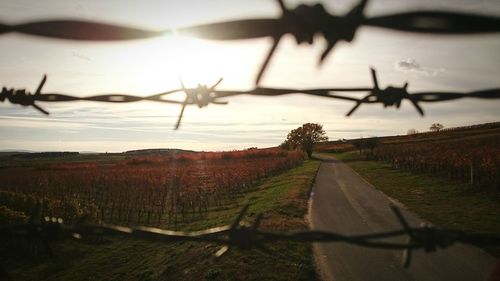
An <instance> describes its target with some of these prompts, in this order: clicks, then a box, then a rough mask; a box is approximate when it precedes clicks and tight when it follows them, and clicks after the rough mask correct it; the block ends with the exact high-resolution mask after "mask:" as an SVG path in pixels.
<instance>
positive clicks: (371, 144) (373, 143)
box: [365, 137, 380, 157]
mask: <svg viewBox="0 0 500 281" xmlns="http://www.w3.org/2000/svg"><path fill="white" fill-rule="evenodd" d="M379 143H380V140H379V139H378V138H377V137H373V138H369V139H366V140H365V146H366V148H369V149H370V155H369V157H372V156H373V150H374V149H375V147H377V145H378V144H379Z"/></svg>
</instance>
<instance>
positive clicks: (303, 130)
mask: <svg viewBox="0 0 500 281" xmlns="http://www.w3.org/2000/svg"><path fill="white" fill-rule="evenodd" d="M327 140H328V137H327V136H326V133H325V131H324V130H323V125H320V124H316V123H306V124H304V125H302V126H300V127H298V128H297V129H293V130H291V131H290V133H288V135H287V137H286V140H285V141H284V142H283V143H282V144H281V147H282V148H284V149H297V148H300V149H302V151H304V152H305V153H307V156H308V157H309V158H311V157H312V149H313V145H314V144H315V143H317V142H320V141H327Z"/></svg>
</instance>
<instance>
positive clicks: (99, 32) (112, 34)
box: [0, 0, 500, 85]
mask: <svg viewBox="0 0 500 281" xmlns="http://www.w3.org/2000/svg"><path fill="white" fill-rule="evenodd" d="M276 1H277V3H278V4H279V7H280V9H281V17H280V18H274V19H269V18H268V19H263V18H261V19H242V20H234V21H225V22H218V23H209V24H202V25H196V26H188V27H183V28H178V29H165V30H147V29H141V28H134V27H126V26H120V25H114V24H108V23H99V22H90V21H83V20H48V21H35V22H28V23H21V24H5V23H0V35H1V34H7V33H11V32H17V33H22V34H27V35H36V36H42V37H47V38H56V39H66V40H84V41H117V40H136V39H145V38H152V37H158V36H163V35H172V34H180V35H186V36H193V37H199V38H204V39H210V40H241V39H255V38H263V37H270V38H272V39H273V41H274V42H273V45H272V47H271V48H270V50H269V51H268V55H267V56H266V58H265V59H264V61H263V63H262V65H261V68H260V70H259V72H258V75H257V77H256V80H255V84H256V85H258V84H259V82H260V80H261V79H262V77H263V74H264V71H265V69H266V68H267V66H268V64H269V63H270V61H271V58H272V56H273V54H274V52H275V51H276V50H277V47H278V44H279V42H280V39H281V38H282V37H283V36H284V35H286V34H291V35H292V36H293V37H294V38H295V40H296V42H297V44H301V43H308V44H313V42H314V36H315V35H316V34H320V35H322V37H323V38H324V39H325V40H326V43H327V44H326V48H325V49H324V50H323V52H322V54H321V56H320V59H319V63H320V64H321V63H322V62H323V61H324V60H325V58H326V57H327V56H328V54H329V53H330V52H331V51H332V50H333V48H334V47H335V45H336V43H337V42H339V41H345V42H351V41H352V40H353V39H354V37H355V35H356V32H357V30H358V28H359V27H361V26H371V27H379V28H386V29H391V30H397V31H403V32H412V33H427V34H439V35H443V34H477V33H491V32H500V17H498V16H487V15H478V14H469V13H459V12H448V11H426V10H423V11H411V12H401V13H396V14H389V15H381V16H375V17H371V18H367V17H365V16H364V10H365V7H366V5H367V3H368V0H361V1H360V2H359V3H357V4H356V5H354V7H352V9H351V10H350V11H349V12H348V13H346V14H345V15H342V16H339V15H333V14H330V13H329V12H328V11H326V10H325V8H324V7H323V5H321V4H316V5H305V4H301V5H299V6H297V7H296V8H294V9H289V8H287V7H286V5H285V3H284V2H283V0H276Z"/></svg>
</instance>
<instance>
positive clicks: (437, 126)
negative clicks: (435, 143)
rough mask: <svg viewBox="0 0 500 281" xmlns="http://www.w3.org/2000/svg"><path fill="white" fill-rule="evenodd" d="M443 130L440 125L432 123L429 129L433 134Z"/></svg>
mask: <svg viewBox="0 0 500 281" xmlns="http://www.w3.org/2000/svg"><path fill="white" fill-rule="evenodd" d="M443 128H444V126H443V125H442V124H440V123H434V124H432V125H431V126H430V127H429V129H430V130H431V131H433V132H439V131H441V130H442V129H443Z"/></svg>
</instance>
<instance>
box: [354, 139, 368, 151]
mask: <svg viewBox="0 0 500 281" xmlns="http://www.w3.org/2000/svg"><path fill="white" fill-rule="evenodd" d="M351 143H352V145H354V147H355V148H356V149H357V150H359V154H361V153H363V148H365V141H364V139H357V140H352V141H351Z"/></svg>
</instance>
